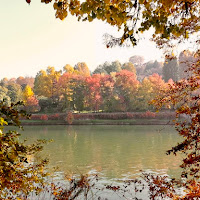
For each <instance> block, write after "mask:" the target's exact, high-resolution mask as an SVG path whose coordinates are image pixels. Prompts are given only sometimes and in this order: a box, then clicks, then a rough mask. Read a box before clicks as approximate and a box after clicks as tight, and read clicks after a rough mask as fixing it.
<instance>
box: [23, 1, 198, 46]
mask: <svg viewBox="0 0 200 200" xmlns="http://www.w3.org/2000/svg"><path fill="white" fill-rule="evenodd" d="M26 1H27V2H28V3H30V2H31V0H26ZM41 2H43V3H50V2H53V7H54V9H55V12H56V13H55V16H56V18H59V19H61V20H63V19H65V18H66V17H67V16H68V14H71V15H74V16H76V17H77V19H78V20H82V21H86V20H87V21H89V22H91V21H93V20H95V19H98V20H101V21H104V22H106V23H108V24H110V25H112V26H116V27H117V28H118V29H119V30H120V29H122V35H121V37H119V38H116V37H114V36H111V35H108V34H107V37H106V40H107V41H106V45H107V47H112V46H114V45H116V44H117V45H122V44H123V43H124V42H125V41H130V42H131V43H132V45H136V44H137V40H138V34H139V33H142V32H144V31H147V30H149V29H150V28H152V30H153V35H152V38H153V40H154V41H156V43H157V44H158V45H159V46H160V47H164V46H165V45H166V44H168V46H170V45H171V44H172V45H173V44H174V41H178V42H180V41H183V40H184V39H187V38H188V37H189V36H190V35H191V34H192V33H197V32H198V31H199V29H200V27H199V26H198V21H199V4H200V1H199V0H195V1H181V0H178V1H173V0H166V1H163V0H157V1H153V0H149V1H145V0H139V1H132V0H128V1H122V0H119V1H114V2H112V1H101V2H96V1H95V0H85V1H81V2H80V1H74V0H70V1H69V2H68V1H67V0H63V1H57V0H41Z"/></svg>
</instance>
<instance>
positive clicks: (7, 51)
mask: <svg viewBox="0 0 200 200" xmlns="http://www.w3.org/2000/svg"><path fill="white" fill-rule="evenodd" d="M11 2H12V3H11ZM40 2H41V0H32V3H31V5H28V4H27V3H26V2H25V0H12V1H8V0H0V19H1V20H0V27H1V31H0V69H1V73H0V79H1V78H3V77H8V78H11V77H18V76H20V75H22V76H35V75H36V73H37V72H38V71H39V70H41V69H46V68H47V67H48V66H54V67H55V68H56V69H57V70H58V69H62V67H63V66H64V65H65V64H71V65H72V66H74V65H75V64H76V63H78V62H86V63H87V65H88V67H89V68H90V70H91V71H93V70H94V69H95V67H96V66H97V65H99V64H102V63H103V62H105V61H114V60H119V61H120V62H122V63H123V62H127V61H128V59H129V57H131V56H133V55H142V56H144V58H145V60H146V61H148V60H155V59H158V60H161V59H163V58H162V51H160V50H158V49H156V47H155V44H154V43H152V42H149V41H148V36H147V35H145V37H146V39H144V40H142V41H141V42H140V43H139V45H138V46H137V47H134V48H133V47H129V48H125V47H123V48H120V47H117V48H112V49H110V48H109V49H107V48H106V47H105V45H104V44H103V38H102V37H103V34H104V33H113V34H117V28H115V27H111V26H109V25H106V24H104V23H103V22H98V21H95V22H92V23H89V22H77V20H76V18H73V17H71V16H69V17H68V18H67V19H66V20H64V21H60V20H59V19H55V13H54V10H53V7H52V4H49V5H45V4H41V3H40Z"/></svg>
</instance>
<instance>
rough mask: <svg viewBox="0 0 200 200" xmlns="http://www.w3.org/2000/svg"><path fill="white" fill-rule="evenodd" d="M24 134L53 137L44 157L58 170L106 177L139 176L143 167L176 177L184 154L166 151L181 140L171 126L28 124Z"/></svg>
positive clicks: (69, 173)
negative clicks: (167, 153)
mask: <svg viewBox="0 0 200 200" xmlns="http://www.w3.org/2000/svg"><path fill="white" fill-rule="evenodd" d="M24 129H25V131H24V132H22V137H23V138H27V139H28V141H30V142H34V141H35V140H36V139H47V140H49V139H53V142H51V143H49V144H47V145H45V148H44V150H43V152H42V156H43V157H47V158H49V160H50V163H49V167H50V169H53V168H54V167H58V169H57V174H58V175H59V178H60V179H62V178H63V177H64V174H67V175H72V174H74V175H76V174H86V173H98V174H99V176H100V177H102V179H103V180H107V181H117V180H126V179H129V178H135V177H138V176H139V174H140V173H141V172H140V170H143V171H147V172H154V173H158V174H160V175H166V174H167V175H169V176H170V177H176V176H179V174H180V169H179V164H180V160H181V157H180V156H173V155H166V151H167V150H168V149H170V147H172V146H173V145H175V144H176V143H177V142H178V141H180V139H181V138H180V136H179V135H178V134H177V132H176V131H175V129H174V128H173V127H172V126H152V125H149V126H146V125H145V126H144V125H143V126H139V125H137V126H129V125H125V126H110V125H109V126H108V125H107V126H104V125H99V126H94V125H93V126H88V125H87V126H25V127H24Z"/></svg>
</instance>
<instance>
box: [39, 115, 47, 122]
mask: <svg viewBox="0 0 200 200" xmlns="http://www.w3.org/2000/svg"><path fill="white" fill-rule="evenodd" d="M40 119H41V120H44V121H47V120H48V116H47V115H41V117H40Z"/></svg>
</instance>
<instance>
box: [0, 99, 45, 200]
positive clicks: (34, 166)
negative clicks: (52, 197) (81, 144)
mask: <svg viewBox="0 0 200 200" xmlns="http://www.w3.org/2000/svg"><path fill="white" fill-rule="evenodd" d="M21 105H22V103H21V102H18V103H17V104H11V106H9V107H8V106H6V105H5V103H4V102H3V101H1V102H0V146H1V148H0V188H1V189H0V198H1V199H26V198H27V197H28V195H30V194H31V192H34V193H35V195H38V194H39V193H40V192H42V191H44V188H45V185H46V181H45V177H46V176H47V172H44V170H43V169H44V167H45V166H46V164H47V160H45V159H44V160H40V161H39V160H38V161H34V162H33V161H32V159H33V158H34V156H35V155H36V153H37V152H39V151H41V150H42V144H43V143H44V141H36V142H35V143H34V144H29V145H28V144H25V143H24V142H20V141H19V136H20V134H19V133H18V132H17V131H11V130H10V131H6V130H5V129H4V127H5V126H7V125H8V124H10V125H13V126H20V122H19V118H20V117H30V116H28V115H26V113H25V112H24V111H20V110H19V109H18V106H21Z"/></svg>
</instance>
